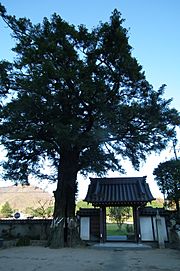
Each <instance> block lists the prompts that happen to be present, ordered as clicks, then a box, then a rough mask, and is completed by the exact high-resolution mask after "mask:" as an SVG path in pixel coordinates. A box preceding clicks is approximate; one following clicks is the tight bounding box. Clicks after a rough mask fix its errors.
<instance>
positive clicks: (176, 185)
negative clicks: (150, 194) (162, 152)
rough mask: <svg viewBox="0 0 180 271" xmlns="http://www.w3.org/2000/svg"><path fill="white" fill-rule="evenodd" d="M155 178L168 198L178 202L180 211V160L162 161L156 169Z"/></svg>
mask: <svg viewBox="0 0 180 271" xmlns="http://www.w3.org/2000/svg"><path fill="white" fill-rule="evenodd" d="M153 174H154V175H155V180H156V181H157V184H158V186H159V188H160V190H161V192H162V193H163V194H164V197H165V198H166V199H169V200H172V201H174V202H175V204H176V210H177V211H178V212H179V200H180V160H179V159H177V160H174V159H172V160H169V161H166V162H163V163H160V164H159V165H158V167H157V168H155V169H154V171H153Z"/></svg>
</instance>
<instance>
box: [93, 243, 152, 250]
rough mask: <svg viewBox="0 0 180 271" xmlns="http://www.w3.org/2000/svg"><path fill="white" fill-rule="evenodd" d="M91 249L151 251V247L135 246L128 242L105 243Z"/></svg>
mask: <svg viewBox="0 0 180 271" xmlns="http://www.w3.org/2000/svg"><path fill="white" fill-rule="evenodd" d="M92 247H93V248H104V249H105V248H109V249H111V248H112V249H124V250H126V249H136V250H139V249H152V247H151V246H149V245H145V244H137V243H130V242H106V243H98V244H95V245H92Z"/></svg>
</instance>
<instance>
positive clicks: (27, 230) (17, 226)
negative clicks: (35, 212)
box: [0, 219, 52, 241]
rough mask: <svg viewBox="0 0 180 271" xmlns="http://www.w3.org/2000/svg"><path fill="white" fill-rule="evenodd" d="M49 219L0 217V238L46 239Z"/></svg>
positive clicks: (48, 232)
mask: <svg viewBox="0 0 180 271" xmlns="http://www.w3.org/2000/svg"><path fill="white" fill-rule="evenodd" d="M51 221H52V220H51V219H1V220H0V239H3V240H6V241H8V240H12V239H21V238H25V237H26V238H28V239H30V240H48V237H49V234H50V225H51Z"/></svg>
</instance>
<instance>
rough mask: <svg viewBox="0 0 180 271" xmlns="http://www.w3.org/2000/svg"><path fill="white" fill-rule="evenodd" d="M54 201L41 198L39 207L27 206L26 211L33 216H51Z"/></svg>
mask: <svg viewBox="0 0 180 271" xmlns="http://www.w3.org/2000/svg"><path fill="white" fill-rule="evenodd" d="M51 203H52V202H49V201H45V202H42V201H41V200H39V201H38V204H39V207H37V208H32V207H28V208H26V212H27V213H28V214H29V215H31V216H33V217H40V218H49V217H52V216H53V209H54V208H53V206H51Z"/></svg>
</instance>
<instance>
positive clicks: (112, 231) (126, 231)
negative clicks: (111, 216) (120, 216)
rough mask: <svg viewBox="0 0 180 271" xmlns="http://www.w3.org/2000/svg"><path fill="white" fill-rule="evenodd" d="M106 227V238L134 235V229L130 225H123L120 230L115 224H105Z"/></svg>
mask: <svg viewBox="0 0 180 271" xmlns="http://www.w3.org/2000/svg"><path fill="white" fill-rule="evenodd" d="M106 226H107V235H108V236H115V235H118V236H119V235H130V234H133V233H134V227H133V225H132V224H123V225H122V227H121V229H119V227H118V225H117V224H116V223H107V224H106Z"/></svg>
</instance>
